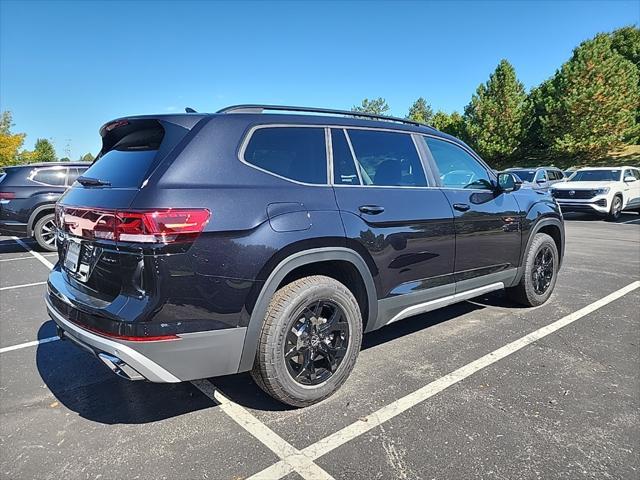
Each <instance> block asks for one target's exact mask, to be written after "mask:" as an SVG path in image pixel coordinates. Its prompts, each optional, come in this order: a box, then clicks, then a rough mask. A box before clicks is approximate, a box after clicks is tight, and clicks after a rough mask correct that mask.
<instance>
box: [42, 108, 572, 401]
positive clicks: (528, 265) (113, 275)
mask: <svg viewBox="0 0 640 480" xmlns="http://www.w3.org/2000/svg"><path fill="white" fill-rule="evenodd" d="M266 111H286V112H287V113H265V112H266ZM314 113H315V114H314ZM317 113H322V114H324V115H318V114H317ZM357 115H358V116H357V117H354V114H353V113H350V112H343V111H337V110H322V109H305V108H301V107H276V106H256V105H245V106H237V107H229V108H226V109H224V110H221V111H219V112H218V113H216V114H200V113H187V114H180V115H162V116H137V117H128V118H122V119H118V120H115V121H113V122H110V123H107V124H106V125H105V126H103V127H102V129H101V130H100V133H101V136H102V143H103V147H102V150H101V152H100V154H99V156H98V158H97V160H96V161H95V163H94V164H93V166H92V167H91V168H90V169H89V170H87V172H85V174H84V176H82V177H80V178H78V181H77V182H76V184H75V185H74V186H73V188H71V189H70V190H68V191H67V192H66V193H65V195H64V196H63V197H62V198H61V199H60V201H59V202H58V207H57V211H56V212H57V213H56V215H57V217H56V220H57V225H58V227H59V229H58V237H57V238H58V250H59V257H60V261H59V262H58V264H57V265H56V266H55V268H54V269H53V271H52V272H51V274H50V276H49V281H48V294H47V297H46V300H47V306H48V311H49V314H50V315H51V317H52V318H53V319H54V320H55V322H56V323H57V325H58V327H59V329H58V334H59V335H60V337H61V338H63V339H65V338H67V339H69V340H71V341H73V342H74V343H77V344H79V345H80V346H82V347H84V348H85V349H87V350H89V351H91V352H93V353H94V354H96V355H97V356H98V357H99V358H100V359H101V360H102V361H103V362H104V363H105V364H106V365H107V366H109V367H110V368H111V369H112V370H113V371H114V372H115V373H117V374H118V375H121V376H123V377H125V378H128V379H131V380H134V379H135V380H137V379H143V378H144V379H148V380H150V381H153V382H180V381H185V380H192V379H197V378H205V377H212V376H217V375H227V374H231V373H236V372H243V371H251V372H252V375H253V377H254V379H255V380H256V381H257V383H258V384H259V385H260V386H261V387H262V388H263V389H264V390H265V391H266V392H268V393H269V394H270V395H272V396H273V397H275V398H277V399H278V400H280V401H282V402H285V403H287V404H290V405H294V406H304V405H309V404H311V403H314V402H317V401H319V400H321V399H323V398H326V397H327V396H329V395H331V394H332V393H333V392H335V391H336V390H337V389H338V387H339V386H340V385H341V384H342V383H343V382H344V381H345V380H346V379H347V377H348V375H349V373H350V372H351V370H352V369H353V366H354V364H355V361H356V357H357V356H358V351H359V349H360V344H361V340H362V335H363V333H366V332H371V331H373V330H376V329H379V328H381V327H383V326H385V325H388V324H390V323H393V322H396V321H398V320H402V319H404V318H406V317H410V316H413V315H416V314H419V313H424V312H428V311H430V310H433V309H436V308H439V307H443V306H445V305H449V304H451V303H454V302H458V301H461V300H464V299H468V298H471V297H475V296H478V295H481V294H484V293H487V292H490V291H493V290H498V289H506V290H507V292H508V294H509V295H510V296H511V297H512V298H514V299H516V300H517V301H519V302H521V303H523V304H525V305H529V306H534V305H540V304H542V303H543V302H545V301H546V300H547V299H548V298H549V296H550V295H551V292H552V291H553V288H554V285H555V282H556V275H557V272H558V268H559V267H560V263H561V260H562V255H563V250H564V225H563V220H562V216H561V214H560V211H559V208H558V206H557V204H556V203H555V202H554V200H553V199H552V198H551V197H550V196H549V195H548V194H544V193H539V192H534V191H533V190H531V189H518V184H517V183H516V181H515V178H514V177H513V175H512V174H510V173H505V174H501V175H499V176H496V175H495V174H494V172H493V171H492V170H491V169H490V168H489V167H488V166H487V165H486V164H485V163H484V162H483V161H482V160H481V159H480V158H479V157H478V156H477V155H476V154H475V153H474V152H473V151H472V150H471V149H470V148H469V147H467V146H466V145H465V144H464V143H462V142H461V141H460V140H458V139H456V138H453V137H451V136H449V135H446V134H444V133H441V132H439V131H437V130H435V129H433V128H430V127H428V126H425V125H421V124H417V123H414V122H411V121H408V120H402V119H397V118H393V117H380V116H369V115H365V114H361V113H358V114H357ZM364 117H367V118H364Z"/></svg>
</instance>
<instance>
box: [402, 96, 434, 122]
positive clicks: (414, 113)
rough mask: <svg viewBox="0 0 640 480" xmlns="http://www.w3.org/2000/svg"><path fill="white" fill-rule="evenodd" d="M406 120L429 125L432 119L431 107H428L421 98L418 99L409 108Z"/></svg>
mask: <svg viewBox="0 0 640 480" xmlns="http://www.w3.org/2000/svg"><path fill="white" fill-rule="evenodd" d="M406 118H408V119H409V120H413V121H414V122H420V123H431V119H432V118H433V110H432V109H431V105H429V104H428V103H427V101H426V100H425V99H424V98H423V97H420V98H418V99H417V100H416V101H415V102H413V105H411V108H409V114H408V115H407V117H406Z"/></svg>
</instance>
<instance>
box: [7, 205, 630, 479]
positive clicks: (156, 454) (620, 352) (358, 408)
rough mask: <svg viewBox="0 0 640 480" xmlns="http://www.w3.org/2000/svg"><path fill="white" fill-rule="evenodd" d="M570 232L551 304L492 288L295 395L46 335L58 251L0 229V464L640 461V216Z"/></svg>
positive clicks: (237, 468)
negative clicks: (155, 377)
mask: <svg viewBox="0 0 640 480" xmlns="http://www.w3.org/2000/svg"><path fill="white" fill-rule="evenodd" d="M566 234H567V245H566V247H567V251H566V254H565V260H564V265H563V267H562V270H561V272H560V275H559V280H558V284H557V286H556V290H555V293H554V295H553V296H552V297H551V300H550V301H549V302H548V303H547V304H545V305H543V306H541V307H538V308H536V309H524V308H520V307H517V306H515V305H513V304H511V303H509V302H508V301H507V300H506V299H505V297H504V296H503V295H502V293H495V294H490V295H487V296H485V297H480V298H476V299H474V300H472V301H469V302H465V303H461V304H458V305H454V306H451V307H448V308H445V309H441V310H438V311H435V312H431V313H428V314H425V315H421V316H417V317H413V318H410V319H407V320H405V321H402V322H398V323H395V324H393V325H391V326H388V327H386V328H384V329H382V330H380V331H377V332H374V333H372V334H369V335H367V336H365V338H364V342H363V350H362V352H361V354H360V357H359V360H358V363H357V365H356V368H355V370H354V372H353V374H352V375H351V377H350V378H349V380H348V381H347V383H346V384H345V385H344V386H343V387H342V388H341V389H340V391H339V392H338V393H337V394H336V395H334V396H333V397H331V398H329V399H328V400H326V401H324V402H321V403H320V404H317V405H314V406H312V407H308V408H305V409H301V410H300V409H299V410H296V409H290V408H285V407H284V406H282V405H280V404H278V403H276V402H275V401H273V400H272V399H271V398H270V397H268V396H267V395H266V394H264V393H262V391H261V390H259V388H258V387H256V386H255V385H254V384H253V383H252V381H251V379H250V377H249V376H248V375H247V374H242V375H236V376H230V377H223V378H215V379H208V380H201V381H197V382H192V383H184V384H175V385H159V384H151V383H145V382H127V381H126V380H123V379H120V378H119V377H116V376H115V375H113V374H112V373H111V372H110V371H109V370H108V369H107V368H106V367H105V366H104V365H103V364H102V363H101V362H100V361H99V360H97V359H95V358H93V357H91V356H90V355H88V354H87V353H85V352H84V351H81V350H80V349H78V348H77V347H75V346H74V345H72V344H69V342H62V341H58V340H57V339H56V337H55V328H54V324H53V322H52V321H51V320H49V318H48V317H47V314H46V311H45V307H44V302H43V300H42V297H43V294H44V291H45V284H44V282H45V281H46V278H47V272H48V270H49V268H50V266H51V264H53V263H55V261H56V255H55V254H50V253H43V252H39V251H37V250H32V249H34V248H35V247H34V244H33V242H31V241H28V240H24V241H23V242H22V243H20V242H16V241H15V240H13V239H11V238H8V237H0V302H1V309H0V317H1V320H0V455H1V466H0V473H1V476H2V477H3V478H8V479H9V478H10V479H28V478H46V479H60V478H64V479H85V478H86V479H89V478H90V479H99V478H101V479H120V478H132V479H134V478H135V479H137V478H140V479H160V478H167V479H173V478H180V479H192V478H193V479H195V478H198V479H200V478H205V479H243V478H249V477H252V476H254V475H255V478H286V479H288V480H292V479H298V478H307V479H312V478H324V479H329V478H335V479H375V478H380V479H388V478H397V479H423V478H424V479H431V478H496V479H500V478H508V479H515V478H527V479H528V478H571V479H573V478H598V479H600V478H629V479H632V478H638V476H639V475H640V473H639V469H640V454H639V451H638V448H639V445H640V429H639V428H638V425H639V424H640V418H639V417H640V374H639V372H640V216H638V215H637V214H625V215H623V216H622V218H621V219H620V220H619V221H618V222H617V223H615V224H613V223H608V222H604V221H602V220H599V219H595V218H591V217H584V216H580V215H576V216H571V217H568V218H567V221H566ZM25 247H26V248H25Z"/></svg>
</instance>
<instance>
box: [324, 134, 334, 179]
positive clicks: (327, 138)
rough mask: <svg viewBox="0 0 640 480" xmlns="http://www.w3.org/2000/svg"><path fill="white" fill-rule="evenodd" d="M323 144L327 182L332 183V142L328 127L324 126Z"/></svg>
mask: <svg viewBox="0 0 640 480" xmlns="http://www.w3.org/2000/svg"><path fill="white" fill-rule="evenodd" d="M324 145H325V150H326V153H327V183H328V184H329V185H333V142H332V141H331V129H330V128H329V127H325V128H324Z"/></svg>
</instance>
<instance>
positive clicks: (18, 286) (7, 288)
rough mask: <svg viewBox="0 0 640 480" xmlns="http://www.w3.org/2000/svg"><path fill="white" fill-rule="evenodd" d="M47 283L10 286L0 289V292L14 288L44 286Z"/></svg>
mask: <svg viewBox="0 0 640 480" xmlns="http://www.w3.org/2000/svg"><path fill="white" fill-rule="evenodd" d="M46 283H47V282H35V283H25V284H23V285H11V286H10V287H2V288H0V292H2V291H4V290H13V289H14V288H23V287H35V286H36V285H44V284H46Z"/></svg>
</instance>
